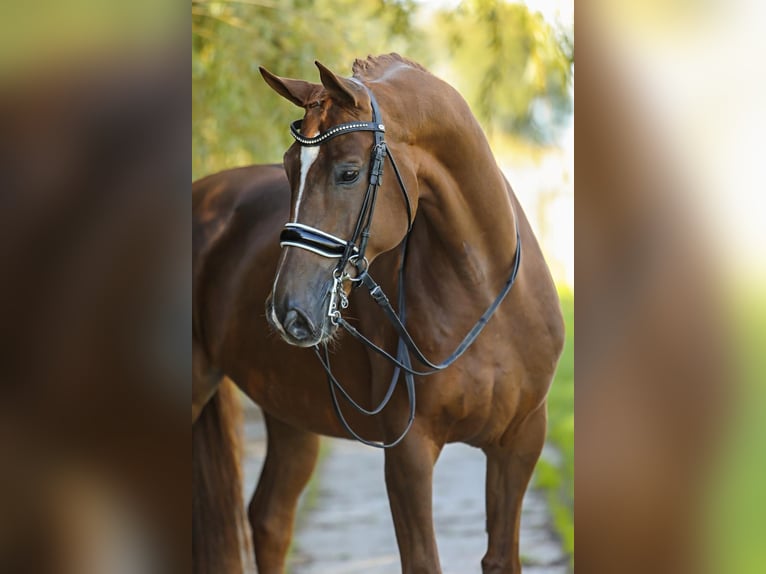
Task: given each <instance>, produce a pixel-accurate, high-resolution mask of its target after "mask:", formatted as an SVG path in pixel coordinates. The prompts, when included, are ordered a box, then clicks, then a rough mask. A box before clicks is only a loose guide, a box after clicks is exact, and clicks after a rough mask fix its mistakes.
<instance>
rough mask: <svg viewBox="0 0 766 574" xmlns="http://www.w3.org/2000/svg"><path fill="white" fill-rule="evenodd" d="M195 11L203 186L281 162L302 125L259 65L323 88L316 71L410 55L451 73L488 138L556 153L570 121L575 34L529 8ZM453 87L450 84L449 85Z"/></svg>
mask: <svg viewBox="0 0 766 574" xmlns="http://www.w3.org/2000/svg"><path fill="white" fill-rule="evenodd" d="M419 8H421V6H420V4H419V3H418V2H416V1H415V0H192V178H193V179H194V178H198V177H201V176H202V175H205V174H208V173H212V172H214V171H218V170H221V169H224V168H227V167H232V166H235V165H243V164H247V163H254V162H279V161H281V156H282V152H283V151H284V150H285V149H287V147H288V146H289V145H290V143H291V139H290V137H289V134H288V131H287V125H288V123H289V122H290V121H291V120H293V119H295V118H296V117H298V116H299V115H300V111H299V110H297V109H294V108H293V107H292V106H291V105H290V104H288V103H287V102H281V103H279V101H278V99H276V98H275V96H274V94H273V92H271V90H270V89H269V88H268V87H267V86H266V84H265V83H264V82H263V81H262V79H261V77H260V74H259V73H258V66H259V65H262V66H265V67H266V68H268V69H269V70H271V71H273V72H274V73H276V74H279V75H280V76H287V77H293V78H304V79H309V80H312V79H313V81H318V74H317V71H316V68H314V65H313V62H314V60H320V61H321V62H322V63H324V64H326V65H328V66H329V67H331V68H332V69H334V70H335V71H337V72H339V73H342V74H350V72H351V70H350V67H351V63H352V62H353V60H354V58H357V57H364V56H366V55H367V54H379V53H387V52H392V51H397V52H400V53H401V54H403V55H406V56H407V57H409V58H412V59H413V60H416V61H418V62H419V63H421V64H423V65H424V66H426V67H428V68H430V69H433V70H434V71H436V72H437V73H441V72H442V70H444V69H449V70H450V74H451V75H452V76H454V78H452V77H445V79H447V80H448V81H450V82H451V83H453V85H455V87H457V88H458V89H460V91H461V92H462V93H463V94H464V95H465V96H466V98H467V100H468V102H469V104H470V105H471V107H472V108H473V109H474V111H475V112H476V114H477V116H478V117H479V119H480V120H481V121H482V123H483V124H484V127H485V129H487V130H490V131H493V130H499V131H502V132H509V133H516V134H520V135H521V136H523V137H525V138H527V139H530V140H532V141H537V142H542V143H546V142H547V141H549V140H550V139H551V138H552V136H553V135H555V126H556V125H557V122H559V123H560V121H561V120H562V119H563V118H565V117H566V114H568V113H570V111H571V95H570V90H569V88H570V86H571V81H572V69H573V66H572V61H573V52H572V49H571V46H572V45H573V44H572V36H571V33H569V32H566V31H564V32H562V31H560V30H555V29H553V28H552V27H551V26H550V25H548V24H547V23H546V22H545V20H544V19H543V18H542V16H540V15H539V14H532V13H530V11H529V10H528V9H527V7H526V6H524V5H521V4H509V3H506V2H503V1H502V0H463V1H462V2H461V3H460V4H459V5H458V6H457V8H456V9H454V10H447V9H441V10H438V11H436V12H433V11H431V12H427V11H425V10H420V9H419ZM448 76H449V75H448Z"/></svg>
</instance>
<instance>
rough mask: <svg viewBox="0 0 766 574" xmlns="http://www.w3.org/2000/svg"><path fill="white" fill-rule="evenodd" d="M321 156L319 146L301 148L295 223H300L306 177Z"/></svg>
mask: <svg viewBox="0 0 766 574" xmlns="http://www.w3.org/2000/svg"><path fill="white" fill-rule="evenodd" d="M318 155H319V146H318V145H317V146H303V147H302V148H301V183H300V187H298V199H297V200H296V201H295V217H294V218H293V223H297V222H298V210H299V209H300V207H301V199H303V188H304V187H305V186H306V176H307V175H308V173H309V169H310V168H311V166H312V165H313V163H314V162H315V161H316V159H317V156H318Z"/></svg>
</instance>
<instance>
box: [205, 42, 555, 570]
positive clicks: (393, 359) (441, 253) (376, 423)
mask: <svg viewBox="0 0 766 574" xmlns="http://www.w3.org/2000/svg"><path fill="white" fill-rule="evenodd" d="M316 66H317V68H318V69H319V75H320V80H321V83H312V82H308V81H304V80H298V79H290V78H284V77H280V76H276V75H274V74H272V73H271V72H269V71H267V70H265V69H263V68H261V74H262V76H263V78H264V80H265V81H266V83H267V84H268V85H269V86H270V87H271V88H273V89H274V90H275V91H276V92H277V94H279V95H280V96H282V97H284V98H285V99H287V100H288V101H289V102H291V103H293V104H295V105H297V106H298V107H300V108H303V110H304V115H303V118H302V120H300V121H297V122H295V123H294V124H293V125H292V126H291V132H292V134H293V137H294V138H295V143H294V144H293V145H292V146H291V147H290V148H289V149H288V150H287V151H286V152H285V155H284V162H283V167H280V166H251V167H246V168H240V169H236V170H232V171H225V172H221V173H219V174H215V175H212V176H209V177H207V178H204V179H202V180H199V181H198V182H195V184H194V185H193V235H194V261H193V279H194V286H193V298H194V300H193V336H192V345H193V361H194V362H193V381H192V382H193V385H192V386H193V393H192V421H193V424H194V427H195V431H194V435H193V436H194V438H193V459H194V473H195V474H194V491H195V493H194V501H195V503H194V505H193V507H194V508H193V510H194V512H193V531H194V534H193V561H194V564H195V572H235V571H239V570H238V569H239V568H241V565H240V564H239V560H240V558H241V557H242V555H243V552H242V550H241V548H240V545H239V543H241V542H242V541H243V537H244V532H245V531H246V528H245V526H244V525H243V524H242V521H243V520H244V519H243V518H242V515H243V514H244V510H243V509H240V508H236V506H237V505H238V504H239V500H240V499H238V498H237V496H236V495H232V494H231V493H232V492H234V489H235V488H236V487H237V485H238V471H237V469H236V464H235V462H236V458H235V456H236V453H235V452H233V449H232V447H233V446H234V443H235V437H234V436H233V435H232V433H231V426H230V420H229V417H230V415H231V412H230V410H231V409H230V408H229V407H230V406H231V404H230V403H231V401H232V399H233V397H232V393H231V387H232V385H231V383H230V381H233V382H234V383H235V384H236V385H237V386H238V387H239V388H240V389H241V390H242V391H243V392H244V393H245V394H246V395H247V396H248V397H250V398H251V399H252V400H253V401H255V402H256V403H257V404H258V405H260V407H261V409H262V411H263V415H264V420H265V425H266V429H267V454H266V458H265V461H264V465H263V470H262V472H261V476H260V478H259V481H258V485H257V487H256V490H255V493H254V494H253V497H252V499H251V501H250V503H249V506H248V509H247V517H248V519H249V523H250V528H251V531H252V549H253V551H254V554H255V560H256V563H257V567H258V571H259V572H260V573H261V574H267V573H268V574H271V573H280V572H283V571H284V567H285V557H286V553H287V550H288V547H289V544H290V539H291V536H292V528H293V522H294V518H295V510H296V506H297V501H298V497H299V495H300V493H301V491H302V489H303V488H304V486H305V485H306V483H307V482H308V480H309V478H310V476H311V474H312V471H313V469H314V466H315V464H316V460H317V454H318V449H319V436H320V435H326V436H334V437H349V436H355V437H358V438H359V439H360V440H362V441H363V442H367V443H369V444H373V445H375V446H381V447H386V448H385V483H386V490H387V494H388V498H389V503H390V509H391V514H392V518H393V525H394V530H395V534H396V540H397V545H398V547H399V554H400V561H401V568H402V572H403V573H406V574H413V573H421V572H423V573H425V572H427V573H429V574H434V573H438V572H440V571H441V568H440V564H439V555H438V550H437V544H436V540H435V534H434V525H433V516H432V473H433V468H434V465H435V463H436V461H437V459H438V457H439V453H440V451H441V450H442V448H443V446H444V445H445V444H447V443H450V442H457V441H460V442H464V443H467V444H469V445H472V446H475V447H477V448H480V449H481V450H482V451H483V452H484V453H485V455H486V459H487V467H486V468H487V473H486V529H487V533H488V545H487V551H486V553H485V554H484V556H483V558H482V560H481V568H482V571H483V572H484V573H485V574H489V573H514V574H517V573H518V572H520V571H521V564H520V559H519V525H520V517H521V505H522V499H523V495H524V492H525V491H526V488H527V486H528V483H529V480H530V478H531V476H532V472H533V469H534V467H535V464H536V462H537V460H538V458H539V455H540V452H541V450H542V447H543V443H544V440H545V433H546V424H547V410H546V397H547V394H548V390H549V388H550V384H551V381H552V379H553V376H554V373H555V369H556V365H557V363H558V359H559V356H560V354H561V350H562V347H563V343H564V325H563V319H562V314H561V309H560V305H559V301H558V296H557V292H556V289H555V286H554V282H553V280H552V277H551V274H550V272H549V270H548V267H547V265H546V263H545V260H544V257H543V254H542V251H541V249H540V247H539V245H538V243H537V240H536V239H535V237H534V234H533V232H532V229H531V227H530V224H529V222H528V220H527V218H526V216H525V214H524V211H523V210H522V208H521V205H520V204H519V202H518V200H517V198H516V196H515V194H514V193H513V190H512V188H511V186H510V184H509V183H508V182H507V180H506V179H505V177H504V176H503V174H502V172H501V170H500V169H499V168H498V166H497V163H496V161H495V159H494V156H493V155H492V152H491V150H490V147H489V144H488V141H487V139H486V136H485V135H484V133H483V131H482V129H481V127H480V126H479V123H478V122H477V120H476V119H475V117H474V116H473V114H472V113H471V111H470V109H469V106H468V104H467V103H466V102H465V100H464V99H463V98H462V97H461V96H460V95H459V94H458V92H457V91H456V90H455V89H453V88H452V87H451V86H449V85H448V84H447V83H445V82H443V81H442V80H440V79H438V78H437V77H436V76H434V75H432V74H431V73H430V72H428V71H427V70H426V69H425V68H423V67H422V66H420V65H419V64H416V63H414V62H412V61H410V60H408V59H406V58H403V57H401V56H399V55H398V54H388V55H382V56H377V57H372V56H370V57H368V58H366V59H357V60H356V61H355V62H354V63H353V66H352V69H353V76H352V77H350V78H347V77H343V76H340V75H337V74H336V73H334V72H332V71H331V70H330V69H329V68H327V67H325V66H324V65H322V64H321V63H319V62H316ZM371 120H372V121H371ZM286 222H287V223H286ZM522 246H523V250H522ZM522 252H523V257H522ZM373 277H374V279H372V278H373ZM386 294H388V295H386ZM389 296H390V297H391V299H393V300H394V302H393V303H392V302H391V299H390V298H389ZM395 307H396V308H395ZM453 349H454V350H455V351H454V352H453ZM445 357H448V359H446V360H443V359H444V358H445ZM331 359H332V363H330V360H331ZM433 361H441V363H437V362H433ZM448 364H449V365H451V366H449V368H444V367H446V366H447V365H448ZM402 377H403V378H404V379H405V384H400V383H399V379H400V378H402ZM328 386H329V390H328ZM219 389H220V390H219ZM338 392H340V393H341V399H343V400H339V399H338V394H337V393H338ZM415 399H417V402H416V401H415ZM349 405H351V407H349ZM363 405H366V406H363ZM353 407H357V408H353ZM227 413H228V414H227ZM197 428H199V429H200V430H199V431H198V430H197ZM203 443H204V448H198V445H200V444H203ZM213 468H215V469H216V470H212V469H213ZM227 493H229V494H227ZM205 495H207V496H205ZM223 506H228V508H225V509H224V508H223ZM206 512H207V515H205V513H206ZM227 512H228V513H229V514H226V513H227ZM205 516H208V517H212V518H205Z"/></svg>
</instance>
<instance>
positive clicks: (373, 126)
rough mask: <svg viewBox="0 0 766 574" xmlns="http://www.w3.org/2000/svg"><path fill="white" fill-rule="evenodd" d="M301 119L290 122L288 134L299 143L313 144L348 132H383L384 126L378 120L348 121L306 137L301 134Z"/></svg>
mask: <svg viewBox="0 0 766 574" xmlns="http://www.w3.org/2000/svg"><path fill="white" fill-rule="evenodd" d="M302 123H303V120H295V121H294V122H293V123H291V124H290V134H291V135H292V136H293V137H294V138H295V141H297V142H298V143H299V144H301V145H305V146H315V145H319V144H321V143H324V142H326V141H327V140H331V139H332V138H334V137H336V136H339V135H343V134H347V133H350V132H385V131H386V126H384V125H383V124H381V123H378V122H348V123H345V124H338V125H337V126H333V127H331V128H330V129H329V130H327V131H326V132H322V133H321V134H319V135H318V136H314V137H313V138H307V137H305V136H303V135H301V124H302Z"/></svg>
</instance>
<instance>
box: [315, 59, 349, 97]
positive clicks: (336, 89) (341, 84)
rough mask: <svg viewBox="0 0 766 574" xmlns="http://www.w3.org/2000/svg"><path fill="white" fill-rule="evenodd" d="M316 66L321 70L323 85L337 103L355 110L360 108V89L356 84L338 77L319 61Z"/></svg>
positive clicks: (320, 75)
mask: <svg viewBox="0 0 766 574" xmlns="http://www.w3.org/2000/svg"><path fill="white" fill-rule="evenodd" d="M314 64H315V65H316V67H317V68H319V77H320V78H321V79H322V85H323V86H324V87H325V89H326V90H327V91H328V92H329V93H330V96H332V98H333V99H334V100H335V101H336V102H338V103H341V104H346V105H348V106H351V107H353V108H358V107H359V99H358V96H357V95H358V91H357V90H358V87H357V85H356V84H355V83H354V82H352V81H351V80H349V79H348V78H341V77H339V76H336V75H335V74H334V73H333V72H332V71H330V70H329V69H328V68H326V67H325V66H323V65H322V63H321V62H319V61H318V60H317V61H314Z"/></svg>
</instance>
